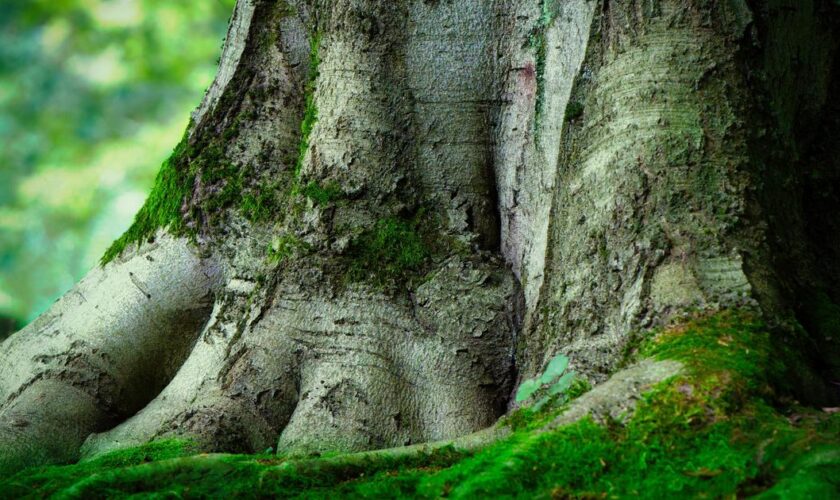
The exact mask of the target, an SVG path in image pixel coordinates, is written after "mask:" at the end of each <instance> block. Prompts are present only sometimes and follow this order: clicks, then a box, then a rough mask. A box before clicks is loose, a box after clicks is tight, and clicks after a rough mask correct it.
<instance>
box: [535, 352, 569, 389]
mask: <svg viewBox="0 0 840 500" xmlns="http://www.w3.org/2000/svg"><path fill="white" fill-rule="evenodd" d="M568 366H569V358H567V357H566V356H564V355H562V354H558V355H557V356H554V358H553V359H552V360H551V361H550V362H549V363H548V367H547V368H546V369H545V372H544V373H543V374H542V377H540V382H542V383H543V384H550V383H551V382H552V381H553V380H554V379H556V378H557V377H559V376H560V375H563V372H564V371H566V368H567V367H568Z"/></svg>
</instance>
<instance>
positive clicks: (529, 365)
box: [0, 0, 840, 470]
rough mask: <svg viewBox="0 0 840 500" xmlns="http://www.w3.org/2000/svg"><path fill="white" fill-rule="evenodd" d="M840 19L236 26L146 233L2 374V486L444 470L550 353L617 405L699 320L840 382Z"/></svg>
mask: <svg viewBox="0 0 840 500" xmlns="http://www.w3.org/2000/svg"><path fill="white" fill-rule="evenodd" d="M836 15H837V14H836V9H835V8H834V7H832V6H831V5H829V2H827V1H818V0H813V1H810V0H809V1H804V2H803V1H794V0H772V1H770V2H766V3H765V4H762V5H757V3H756V4H755V5H754V4H753V3H751V2H747V1H745V0H718V1H713V0H646V1H629V2H624V1H615V0H565V1H551V0H528V1H513V0H486V1H481V2H476V1H472V0H439V1H438V0H435V1H432V0H401V1H388V2H384V1H377V0H337V1H336V0H333V1H320V0H307V1H303V0H301V1H290V2H283V1H269V0H240V1H239V2H238V4H237V6H236V11H235V13H234V15H233V17H232V20H231V27H230V30H229V34H228V38H227V41H226V44H225V47H224V49H223V53H222V58H221V63H220V69H219V74H218V76H217V79H216V81H215V82H214V84H213V86H212V87H211V88H210V89H209V90H208V93H207V95H206V97H205V100H204V102H203V103H202V104H201V106H200V107H199V108H198V110H197V111H196V113H195V114H194V115H193V123H192V125H191V127H190V129H189V130H188V133H187V134H186V135H185V138H184V140H183V142H182V143H181V145H180V146H179V147H178V148H177V149H176V152H175V153H174V154H173V157H172V158H170V160H169V161H168V162H167V163H166V164H164V166H163V168H162V170H161V174H160V177H159V179H158V185H157V186H156V187H155V191H154V192H153V193H152V195H151V196H150V198H149V201H148V202H147V205H146V206H145V207H144V208H143V210H141V212H140V214H138V217H137V221H136V223H135V225H134V226H133V227H132V229H131V230H130V231H129V233H127V235H126V237H124V238H123V239H121V240H120V241H118V242H117V243H116V244H115V247H114V248H113V249H112V250H111V251H109V253H108V254H107V256H106V259H105V260H106V263H105V264H104V265H103V267H102V268H97V269H94V270H93V271H91V274H90V275H89V276H88V277H86V278H85V279H84V280H83V281H82V282H81V283H80V284H79V285H78V286H77V287H76V288H75V289H74V290H71V291H70V292H68V294H67V295H66V296H65V297H64V298H63V299H61V300H60V301H59V302H58V303H57V304H56V305H55V306H54V307H53V308H52V309H51V310H50V311H49V312H48V313H46V314H45V315H44V316H43V317H42V318H40V319H39V320H38V321H36V322H35V323H33V324H32V325H30V326H29V327H27V328H26V329H24V330H23V331H21V332H19V333H18V334H16V335H14V336H13V337H11V338H10V339H9V340H7V341H6V342H4V343H3V344H2V347H0V449H2V450H3V452H2V453H0V455H2V458H0V469H7V470H8V469H15V468H19V467H21V466H24V465H28V464H34V463H50V462H62V461H71V460H74V459H77V458H78V457H79V456H81V455H85V456H92V455H95V454H98V453H102V452H104V451H108V450H112V449H115V448H121V447H127V446H132V445H137V444H142V443H145V442H148V441H151V440H155V439H159V438H163V437H181V438H189V439H192V440H195V441H196V442H197V443H198V444H199V445H200V447H201V448H203V449H205V450H207V451H230V452H254V451H257V452H262V451H264V450H265V449H267V448H270V447H272V448H276V449H277V450H278V451H281V452H284V453H307V452H321V451H333V450H339V451H360V450H370V449H377V448H385V447H392V446H403V445H410V444H415V443H422V442H427V441H436V440H449V439H452V438H455V437H457V436H461V435H465V434H469V433H471V432H474V431H477V430H479V429H481V428H483V427H486V426H489V425H490V424H492V423H493V422H495V421H496V419H497V418H498V417H499V416H500V415H502V414H503V413H504V412H505V411H506V409H507V408H508V405H509V400H510V394H511V391H512V390H513V389H514V386H515V382H516V380H517V377H519V376H522V375H527V376H532V375H534V374H536V373H539V372H540V371H541V370H542V368H543V366H544V364H545V363H546V362H547V361H548V360H549V359H550V358H551V357H553V356H554V355H555V354H556V353H557V352H564V353H566V354H568V355H569V356H570V357H571V359H572V362H573V365H574V367H575V369H576V370H578V371H579V372H580V373H582V374H584V375H585V376H587V377H588V378H589V379H591V380H592V381H594V382H602V381H604V380H606V379H607V377H608V376H609V374H611V373H613V372H614V371H615V370H616V369H617V368H619V364H620V362H621V359H622V355H621V353H622V351H623V350H624V349H625V348H626V346H627V344H628V342H629V341H630V339H631V338H632V336H633V334H634V332H638V331H641V330H644V329H648V328H651V327H655V326H657V325H663V324H666V323H667V322H668V321H670V319H671V318H673V317H674V316H676V315H680V314H683V313H685V312H686V311H689V310H696V309H721V308H727V307H751V308H757V307H762V308H763V309H764V310H765V312H766V313H767V316H768V317H769V318H771V319H772V320H774V321H775V322H776V323H777V324H778V325H779V335H780V337H781V338H784V339H788V338H789V339H790V341H791V342H796V343H797V346H800V347H802V348H803V349H809V350H810V351H809V352H811V353H812V354H813V356H814V358H815V359H817V360H818V361H819V363H822V365H821V366H822V368H824V370H825V373H826V374H827V376H829V375H831V376H835V375H834V374H837V375H836V376H838V377H840V357H837V353H838V352H840V350H838V349H837V342H838V341H840V334H838V335H834V334H833V333H832V332H833V331H834V330H832V328H834V329H836V324H834V323H831V322H830V321H826V320H825V319H824V318H825V317H826V311H829V312H832V311H835V309H837V311H840V308H837V306H836V305H834V304H835V303H837V302H838V300H839V299H840V297H838V292H840V290H838V288H837V286H836V283H837V279H835V278H837V277H838V276H840V267H839V266H837V262H840V259H838V258H837V257H838V256H837V255H836V254H837V251H836V249H837V248H838V246H837V243H838V242H837V241H836V235H837V234H840V231H833V232H830V231H829V232H827V231H823V230H822V229H823V228H836V226H837V222H836V218H832V216H831V214H836V213H837V209H838V207H839V206H840V203H838V199H837V196H838V193H839V192H840V190H838V187H837V184H838V179H840V177H838V170H839V169H838V167H837V164H836V161H837V160H836V158H837V157H838V155H837V154H835V153H837V152H836V146H834V145H833V144H834V142H828V141H826V140H824V139H825V138H824V137H823V135H822V134H825V135H826V136H828V135H829V134H834V135H836V134H837V133H838V132H840V130H839V129H838V127H840V125H838V123H840V122H838V118H837V116H840V115H838V114H837V113H836V111H837V110H836V109H835V108H836V104H833V103H831V102H830V100H829V96H830V95H831V92H832V90H840V88H838V85H840V83H838V81H840V80H838V78H836V70H837V68H838V67H840V66H838V63H837V55H836V50H835V49H836V45H837V44H836V42H835V38H834V35H833V34H832V32H831V29H830V28H831V26H832V23H833V22H834V21H835V20H836ZM813 47H819V49H818V50H815V51H814V50H811V49H812V48H813ZM803 75H805V76H804V77H803ZM802 78H806V79H807V80H808V81H809V82H810V85H801V84H800V82H801V79H802ZM815 304H819V307H814V305H815ZM832 308H834V309H832ZM795 315H798V317H799V318H800V319H801V320H802V321H803V322H804V323H805V324H806V326H809V329H810V331H811V332H813V333H814V335H812V336H810V337H809V336H804V334H802V332H801V330H796V329H795V328H793V327H786V326H785V324H786V323H785V321H788V320H791V319H792V318H794V316H795ZM837 317H838V318H840V313H838V316H837ZM832 325H834V326H832ZM676 369H677V368H676V367H673V366H666V367H664V368H663V365H658V364H653V363H651V364H644V363H643V364H641V365H639V366H637V367H635V368H633V369H632V370H627V371H624V372H621V373H622V375H621V376H620V377H618V378H616V379H615V380H614V381H612V383H611V385H606V386H604V387H605V389H602V390H601V391H600V392H597V393H595V395H594V396H590V398H589V399H588V400H586V404H589V405H590V406H591V407H592V408H597V411H598V412H600V413H601V414H604V415H606V414H615V412H616V411H620V410H621V408H623V407H621V408H618V407H611V406H610V405H612V406H615V404H612V403H611V402H612V401H626V400H627V398H623V397H618V396H621V394H618V395H617V396H616V397H615V398H612V399H611V397H612V396H610V395H616V394H615V393H621V392H622V391H624V390H625V389H626V390H627V391H631V392H632V391H633V390H635V389H634V388H637V387H639V386H642V385H644V384H647V383H648V382H649V381H651V380H659V379H660V378H661V377H664V376H667V375H668V374H669V373H672V372H673V371H674V370H676ZM809 384H811V385H810V386H809V390H808V391H805V392H807V393H808V394H809V395H811V396H813V397H814V398H816V399H821V400H828V399H829V398H830V397H831V394H830V393H829V392H828V391H827V390H826V389H825V387H824V384H822V383H820V381H810V382H809ZM602 394H607V395H608V396H610V397H601V396H599V395H602ZM616 404H618V403H616ZM622 404H623V403H622ZM619 406H620V405H619ZM586 408H587V409H586V411H587V412H589V411H590V409H589V407H586ZM68 422H70V423H71V425H67V423H68ZM83 441H84V444H83V445H82V443H83Z"/></svg>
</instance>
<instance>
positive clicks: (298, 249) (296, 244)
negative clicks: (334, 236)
mask: <svg viewBox="0 0 840 500" xmlns="http://www.w3.org/2000/svg"><path fill="white" fill-rule="evenodd" d="M309 249H310V246H309V244H307V243H306V242H305V241H301V240H300V239H298V238H297V237H295V236H294V235H291V234H284V235H282V236H280V237H279V238H276V239H275V240H274V241H273V242H272V244H271V246H270V247H269V249H268V259H269V261H270V262H282V261H284V260H286V259H288V258H291V257H294V256H295V255H298V254H302V253H305V252H307V251H308V250H309Z"/></svg>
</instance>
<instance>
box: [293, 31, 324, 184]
mask: <svg viewBox="0 0 840 500" xmlns="http://www.w3.org/2000/svg"><path fill="white" fill-rule="evenodd" d="M309 47H310V50H309V73H308V75H309V78H308V81H307V83H306V88H305V89H304V91H305V94H306V108H305V110H304V113H303V121H301V124H300V146H299V147H298V159H297V163H295V170H294V177H295V181H297V180H298V179H300V172H301V170H302V169H303V162H304V160H305V158H306V152H307V151H309V138H310V136H311V135H312V129H313V128H315V123H316V122H317V121H318V106H317V105H316V104H315V86H316V85H317V82H318V76H319V75H320V70H319V67H320V66H321V56H320V48H321V34H320V33H319V32H316V33H315V34H314V35H313V36H312V38H311V39H310V40H309Z"/></svg>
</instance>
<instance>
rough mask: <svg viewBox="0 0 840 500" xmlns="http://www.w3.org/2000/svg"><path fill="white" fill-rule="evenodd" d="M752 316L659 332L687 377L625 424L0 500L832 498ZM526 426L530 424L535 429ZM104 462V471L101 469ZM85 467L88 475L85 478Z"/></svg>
mask: <svg viewBox="0 0 840 500" xmlns="http://www.w3.org/2000/svg"><path fill="white" fill-rule="evenodd" d="M774 346H775V344H774V342H773V339H772V335H771V334H770V333H769V331H768V329H767V328H766V327H765V326H764V325H763V324H762V323H761V321H760V320H758V319H757V318H756V317H755V316H753V315H751V314H748V313H721V314H717V315H714V316H707V317H700V318H697V319H695V320H692V321H690V322H688V323H685V324H683V325H680V326H677V327H674V328H669V329H666V330H664V331H661V332H659V333H658V334H657V335H656V336H655V337H653V338H647V339H646V340H645V341H643V342H642V344H641V347H640V352H641V353H642V354H643V355H649V356H654V357H657V358H661V359H677V360H680V361H682V362H683V363H685V364H686V365H687V370H686V371H685V372H684V373H683V374H681V375H678V376H676V377H673V378H671V379H670V380H666V381H664V382H662V383H660V384H659V385H657V386H656V387H654V388H653V389H651V390H649V391H648V392H646V393H645V394H644V396H643V397H642V399H641V401H640V402H639V404H638V407H637V410H636V411H635V413H634V414H633V415H632V416H631V417H629V418H628V419H627V420H626V421H625V422H624V423H620V422H616V421H608V422H605V423H596V422H594V421H593V420H591V419H584V420H581V421H579V422H577V423H574V424H572V425H568V426H564V427H561V428H559V429H556V430H551V431H548V430H546V429H545V427H544V424H545V422H547V421H548V419H546V418H543V417H540V418H535V419H531V420H530V423H529V424H528V425H523V426H516V427H515V428H516V429H518V430H516V431H515V432H514V433H513V435H512V436H511V437H510V438H508V439H506V440H504V441H501V442H498V443H496V444H494V445H492V446H490V447H488V448H485V449H483V450H482V451H480V452H478V453H475V454H464V453H459V452H457V451H456V450H454V449H451V448H450V449H444V450H441V451H439V452H434V453H418V454H413V455H405V454H399V453H393V454H390V453H383V454H379V455H376V456H375V457H372V456H366V455H346V456H338V457H332V458H324V459H312V460H306V461H303V462H289V463H287V462H286V461H285V460H284V459H283V458H282V457H267V456H229V455H222V456H219V455H211V456H196V457H190V458H174V459H171V460H161V461H157V462H152V463H146V464H138V463H139V462H140V461H139V460H138V457H142V456H143V455H144V453H143V452H140V453H128V454H127V456H128V457H129V458H128V459H127V460H126V463H125V465H124V466H120V467H114V459H113V458H111V459H110V460H111V463H110V464H107V465H105V464H104V463H102V462H99V463H100V464H102V465H99V466H97V467H99V469H96V468H95V467H94V465H93V464H95V463H96V462H85V463H82V464H79V465H75V466H69V467H47V468H42V469H35V470H31V471H25V472H23V473H21V474H18V475H17V476H15V477H12V478H7V479H3V480H0V491H4V492H9V494H10V495H23V494H29V495H32V496H39V495H44V494H50V493H54V492H60V493H61V494H64V495H67V496H79V497H82V496H83V497H99V496H108V495H110V496H115V495H128V494H138V493H144V494H154V495H156V496H163V495H170V496H175V495H178V496H192V497H208V496H214V497H216V496H224V497H228V496H234V495H240V496H248V497H283V498H295V497H297V498H339V497H340V498H406V497H414V498H441V497H447V498H499V497H502V498H512V497H523V498H534V497H549V496H550V497H557V498H625V497H641V498H692V497H701V498H735V497H744V496H750V495H756V494H761V495H762V496H764V497H769V498H833V497H836V496H837V495H838V493H840V415H838V414H833V415H832V414H828V413H826V412H822V411H819V410H814V409H808V408H803V407H800V406H797V405H795V404H793V405H789V406H786V407H783V406H780V405H779V401H778V399H777V398H776V395H775V393H774V391H773V384H772V381H773V380H774V378H776V377H778V376H779V371H780V369H782V368H783V365H784V363H783V359H779V357H780V356H781V354H780V353H779V351H777V350H776V348H775V347H774ZM535 423H536V425H533V424H535ZM99 460H103V459H99ZM92 467H94V468H92Z"/></svg>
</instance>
